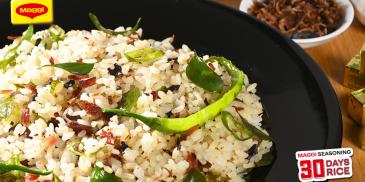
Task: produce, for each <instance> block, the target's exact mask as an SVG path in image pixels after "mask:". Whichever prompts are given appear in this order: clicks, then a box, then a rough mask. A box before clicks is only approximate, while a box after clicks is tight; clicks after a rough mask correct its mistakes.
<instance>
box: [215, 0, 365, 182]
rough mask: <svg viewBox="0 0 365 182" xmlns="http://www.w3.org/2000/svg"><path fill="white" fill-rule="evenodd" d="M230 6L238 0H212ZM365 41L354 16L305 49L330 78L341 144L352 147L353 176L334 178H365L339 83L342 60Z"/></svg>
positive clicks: (364, 29) (363, 156)
mask: <svg viewBox="0 0 365 182" xmlns="http://www.w3.org/2000/svg"><path fill="white" fill-rule="evenodd" d="M215 1H217V2H219V3H223V4H225V5H227V6H230V7H232V8H236V9H238V7H239V4H240V2H241V0H215ZM364 43H365V26H363V25H361V24H360V23H359V22H358V21H357V20H356V18H355V20H354V22H353V23H352V25H351V27H350V28H349V29H348V30H347V31H346V32H345V33H343V34H342V35H340V36H339V37H338V38H336V39H335V40H333V41H331V42H329V43H326V44H323V45H321V46H319V47H315V48H310V49H306V52H307V53H308V54H309V55H310V56H311V57H312V58H313V59H314V60H315V61H316V62H317V63H318V64H319V65H320V66H321V68H322V69H323V70H324V72H325V73H326V75H327V77H328V79H329V80H330V81H331V83H332V86H333V88H334V89H335V91H336V94H337V97H338V100H339V102H340V105H341V111H342V120H343V139H342V147H350V148H352V149H353V150H354V155H353V156H352V162H353V176H352V178H350V179H343V180H336V181H339V182H342V181H351V182H363V181H365V151H363V150H360V149H359V147H358V145H357V142H358V141H357V135H358V134H359V128H358V126H357V125H356V124H354V122H353V121H352V120H351V119H350V118H349V117H348V115H347V111H346V107H347V98H348V95H349V92H350V90H349V89H347V88H346V87H344V86H343V85H342V82H343V75H344V68H345V65H346V63H347V62H348V61H349V60H350V59H351V58H352V56H354V55H355V54H357V53H358V52H359V50H360V48H361V47H362V45H363V44H364Z"/></svg>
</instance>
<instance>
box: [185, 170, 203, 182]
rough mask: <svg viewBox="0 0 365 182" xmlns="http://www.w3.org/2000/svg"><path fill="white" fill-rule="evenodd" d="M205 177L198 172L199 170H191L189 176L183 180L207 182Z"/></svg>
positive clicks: (187, 181) (186, 181)
mask: <svg viewBox="0 0 365 182" xmlns="http://www.w3.org/2000/svg"><path fill="white" fill-rule="evenodd" d="M205 181H206V179H205V176H204V175H203V174H202V173H201V172H199V171H197V170H194V169H192V170H190V171H189V173H188V175H187V176H186V177H185V178H184V179H183V182H205Z"/></svg>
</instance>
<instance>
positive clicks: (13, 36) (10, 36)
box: [6, 35, 20, 40]
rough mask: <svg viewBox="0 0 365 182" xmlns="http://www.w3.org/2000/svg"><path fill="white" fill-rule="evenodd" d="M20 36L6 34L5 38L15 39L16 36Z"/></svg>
mask: <svg viewBox="0 0 365 182" xmlns="http://www.w3.org/2000/svg"><path fill="white" fill-rule="evenodd" d="M19 37H20V36H16V35H8V36H7V37H6V38H7V39H8V40H16V39H17V38H19Z"/></svg>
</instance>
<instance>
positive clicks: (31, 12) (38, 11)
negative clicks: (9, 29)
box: [16, 3, 48, 19]
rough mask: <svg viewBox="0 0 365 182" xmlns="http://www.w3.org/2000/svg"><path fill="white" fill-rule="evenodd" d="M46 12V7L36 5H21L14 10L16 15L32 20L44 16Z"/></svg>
mask: <svg viewBox="0 0 365 182" xmlns="http://www.w3.org/2000/svg"><path fill="white" fill-rule="evenodd" d="M47 12H48V8H47V6H45V5H43V4H37V3H29V4H23V5H21V6H19V7H17V8H16V13H17V14H19V15H21V16H26V17H29V18H31V19H34V18H35V17H37V16H41V15H44V14H46V13H47Z"/></svg>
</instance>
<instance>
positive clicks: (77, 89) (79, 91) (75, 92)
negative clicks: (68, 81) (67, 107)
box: [72, 87, 82, 98]
mask: <svg viewBox="0 0 365 182" xmlns="http://www.w3.org/2000/svg"><path fill="white" fill-rule="evenodd" d="M81 91H82V88H81V87H77V88H75V89H74V91H72V98H77V97H79V95H80V93H81Z"/></svg>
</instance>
